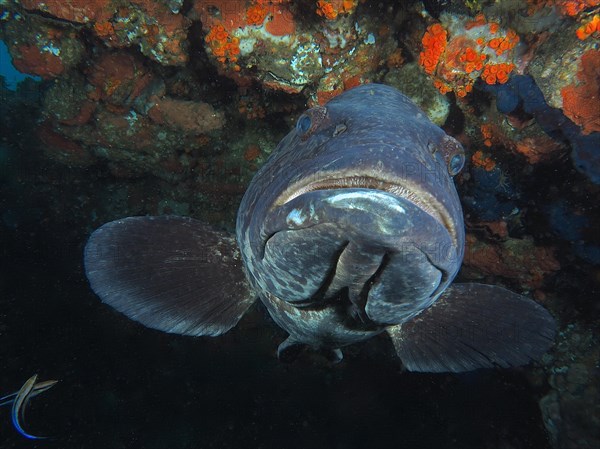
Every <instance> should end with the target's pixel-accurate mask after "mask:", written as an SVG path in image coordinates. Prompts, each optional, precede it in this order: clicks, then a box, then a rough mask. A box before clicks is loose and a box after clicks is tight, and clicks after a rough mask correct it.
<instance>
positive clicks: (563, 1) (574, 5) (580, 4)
mask: <svg viewBox="0 0 600 449" xmlns="http://www.w3.org/2000/svg"><path fill="white" fill-rule="evenodd" d="M598 5H600V0H557V1H556V6H557V7H558V10H559V11H560V12H561V13H562V14H564V15H567V16H576V15H577V14H579V13H580V12H581V11H583V10H584V9H586V8H590V7H592V6H598Z"/></svg>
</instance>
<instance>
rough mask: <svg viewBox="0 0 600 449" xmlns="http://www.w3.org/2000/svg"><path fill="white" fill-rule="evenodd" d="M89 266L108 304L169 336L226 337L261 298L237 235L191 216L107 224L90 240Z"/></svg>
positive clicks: (94, 283) (86, 259) (93, 282)
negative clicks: (247, 272)
mask: <svg viewBox="0 0 600 449" xmlns="http://www.w3.org/2000/svg"><path fill="white" fill-rule="evenodd" d="M84 264H85V272H86V275H87V278H88V280H89V281H90V285H91V287H92V289H93V290H94V292H95V293H96V294H97V295H98V296H99V297H100V298H101V299H102V301H103V302H105V303H107V304H108V305H110V306H112V307H113V308H115V309H116V310H118V311H119V312H122V313H123V314H125V315H126V316H128V317H129V318H131V319H133V320H135V321H138V322H140V323H141V324H143V325H145V326H147V327H150V328H153V329H158V330H161V331H164V332H171V333H177V334H182V335H193V336H200V335H209V336H216V335H221V334H223V333H225V332H227V331H228V330H229V329H231V328H232V327H234V326H235V325H236V324H237V322H238V321H239V320H240V318H241V317H242V316H243V315H244V313H245V312H246V310H247V309H248V307H250V305H251V304H252V303H253V302H254V300H255V296H254V295H253V294H252V292H251V289H250V286H249V284H248V282H247V281H246V277H245V274H244V270H243V268H242V261H241V258H240V254H239V251H238V248H237V244H236V242H235V238H234V237H233V236H231V235H229V234H227V233H225V232H218V231H215V230H213V229H212V228H211V227H210V226H208V225H206V224H204V223H202V222H201V221H198V220H194V219H192V218H185V217H178V216H159V217H128V218H124V219H121V220H116V221H112V222H110V223H107V224H105V225H103V226H102V227H100V228H98V229H97V230H96V231H94V233H93V234H92V235H91V236H90V238H89V240H88V242H87V244H86V246H85V254H84Z"/></svg>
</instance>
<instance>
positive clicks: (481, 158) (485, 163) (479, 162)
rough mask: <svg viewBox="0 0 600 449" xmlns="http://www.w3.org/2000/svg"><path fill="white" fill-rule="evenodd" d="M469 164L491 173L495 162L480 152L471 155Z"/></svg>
mask: <svg viewBox="0 0 600 449" xmlns="http://www.w3.org/2000/svg"><path fill="white" fill-rule="evenodd" d="M471 162H473V165H475V166H476V167H482V168H483V169H484V170H485V171H491V170H493V169H494V167H496V162H494V160H493V159H492V158H491V157H489V156H486V155H485V154H484V153H483V151H481V150H478V151H476V152H475V153H473V156H472V157H471Z"/></svg>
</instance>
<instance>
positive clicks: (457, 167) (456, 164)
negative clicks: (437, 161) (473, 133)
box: [448, 153, 465, 176]
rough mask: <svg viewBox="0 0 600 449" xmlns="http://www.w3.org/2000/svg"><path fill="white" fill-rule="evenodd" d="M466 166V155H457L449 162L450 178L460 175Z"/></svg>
mask: <svg viewBox="0 0 600 449" xmlns="http://www.w3.org/2000/svg"><path fill="white" fill-rule="evenodd" d="M464 165H465V155H464V154H462V153H457V154H455V155H454V156H452V157H451V158H450V162H448V173H449V174H450V176H454V175H456V174H458V173H459V172H460V171H461V170H462V168H463V167H464Z"/></svg>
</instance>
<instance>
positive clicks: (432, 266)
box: [237, 84, 464, 325]
mask: <svg viewBox="0 0 600 449" xmlns="http://www.w3.org/2000/svg"><path fill="white" fill-rule="evenodd" d="M463 163H464V152H463V149H462V147H461V145H460V144H459V143H458V142H457V141H456V140H455V139H453V138H452V137H449V136H447V135H446V134H445V133H444V131H443V130H441V129H440V128H439V127H437V126H436V125H434V124H433V123H431V122H430V121H429V119H428V118H427V117H426V116H425V115H424V114H423V112H422V111H421V110H420V109H418V108H417V107H416V106H415V105H414V104H413V103H412V102H411V101H410V100H409V99H408V98H407V97H406V96H404V95H403V94H401V93H400V92H398V91H397V90H395V89H393V88H391V87H388V86H384V85H378V84H369V85H364V86H360V87H357V88H355V89H352V90H350V91H348V92H345V93H343V94H342V95H340V96H338V97H336V98H334V99H333V100H332V101H330V102H329V103H327V105H325V106H319V107H315V108H312V109H309V110H308V111H307V112H305V113H304V114H303V115H301V116H300V117H299V118H298V120H297V124H296V127H295V129H294V130H292V131H291V132H290V133H289V134H288V136H287V137H286V138H285V139H283V141H282V142H281V144H280V145H279V147H278V148H277V149H276V151H275V152H274V154H273V156H272V157H271V158H270V159H269V160H268V161H267V163H266V164H265V166H264V167H263V168H262V169H261V170H260V172H259V173H258V174H257V175H256V177H255V178H254V180H253V181H252V183H251V185H250V187H249V188H248V190H247V192H246V195H245V197H244V199H243V201H242V204H241V206H240V210H239V215H238V226H237V229H238V243H239V246H240V248H241V249H242V254H243V257H244V260H245V262H246V266H247V269H248V271H249V273H250V277H251V281H252V282H253V283H254V285H255V287H256V289H257V290H258V291H264V292H268V293H269V294H271V295H274V296H275V297H277V298H280V299H282V300H283V301H286V302H289V303H292V304H294V305H296V306H298V307H307V306H316V305H319V304H325V303H327V302H328V301H331V300H335V301H337V302H347V305H348V306H349V309H350V310H351V312H352V313H354V314H355V315H356V316H358V317H359V318H360V319H361V320H363V321H365V322H371V323H377V324H381V325H387V324H397V323H401V322H403V321H405V320H407V319H409V318H411V317H412V316H414V315H416V314H417V313H419V312H420V311H421V310H422V309H423V308H425V307H428V306H429V305H430V304H431V303H432V302H433V301H434V300H435V299H436V297H437V296H438V295H439V294H440V293H441V292H442V291H443V290H444V289H445V288H446V287H447V286H448V284H449V283H450V282H451V281H452V279H453V278H454V276H455V275H456V272H457V271H458V269H459V267H460V264H461V261H462V257H463V247H464V231H463V219H462V211H461V207H460V202H459V199H458V195H457V193H456V189H455V188H454V184H453V181H452V176H453V175H455V174H456V173H458V172H459V171H460V169H461V168H462V166H463Z"/></svg>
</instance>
